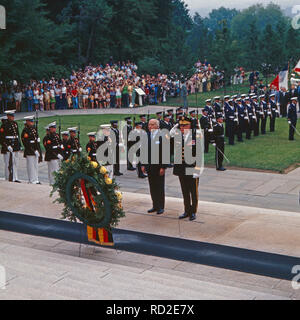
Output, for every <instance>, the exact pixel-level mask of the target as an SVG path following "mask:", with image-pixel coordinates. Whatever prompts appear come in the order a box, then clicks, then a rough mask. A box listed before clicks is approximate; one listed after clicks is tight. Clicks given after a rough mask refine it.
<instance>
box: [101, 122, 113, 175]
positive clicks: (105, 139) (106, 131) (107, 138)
mask: <svg viewBox="0 0 300 320" xmlns="http://www.w3.org/2000/svg"><path fill="white" fill-rule="evenodd" d="M100 129H101V131H102V135H101V138H100V139H99V141H97V142H98V148H100V147H101V146H102V145H104V144H107V148H106V149H105V151H104V150H103V151H104V154H103V156H104V158H102V157H101V155H100V157H101V158H100V159H99V158H97V160H98V162H99V164H100V165H101V166H105V167H106V169H107V170H108V172H109V178H110V179H113V177H114V165H113V164H112V163H109V161H107V158H109V149H110V150H112V149H113V148H114V147H115V145H113V140H112V138H111V134H112V133H113V131H112V130H111V125H109V124H103V125H101V126H100Z"/></svg>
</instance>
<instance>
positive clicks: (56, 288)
mask: <svg viewBox="0 0 300 320" xmlns="http://www.w3.org/2000/svg"><path fill="white" fill-rule="evenodd" d="M50 189H51V188H50V187H49V186H46V185H42V186H32V185H30V186H28V188H27V189H25V188H24V186H23V185H20V184H13V183H7V182H4V181H0V194H1V198H0V207H1V209H2V210H5V211H9V212H16V213H24V214H31V215H37V216H43V217H50V218H54V219H60V212H61V208H62V207H61V205H59V204H53V203H52V201H53V199H50V198H49V196H48V195H49V192H50ZM28 192H29V194H30V197H29V196H28ZM12 195H13V196H12ZM150 202H151V201H150V198H149V196H148V195H143V194H136V193H132V192H125V193H124V209H125V211H126V218H124V219H122V221H121V223H120V225H119V228H123V229H127V230H136V231H142V232H148V233H154V234H162V235H168V236H175V237H181V238H186V239H193V240H199V241H205V242H210V243H220V244H223V245H230V246H235V247H241V248H248V249H252V250H261V251H266V252H273V253H279V254H285V255H291V256H298V257H299V256H300V246H299V243H300V232H299V231H300V217H299V215H298V214H296V213H292V212H284V211H274V210H266V209H257V208H247V207H242V206H237V205H228V204H222V205H218V204H214V203H211V202H205V201H201V202H200V205H199V211H198V218H197V220H196V221H194V222H189V221H179V220H178V215H179V214H180V213H181V212H182V207H183V204H182V200H181V199H177V198H171V197H169V198H167V204H168V208H167V210H166V213H165V214H164V215H163V216H157V215H155V214H146V213H145V211H146V209H147V208H148V207H150ZM78 256H80V257H81V258H78ZM0 261H1V264H2V265H3V266H4V267H5V268H6V269H7V289H6V290H4V291H2V292H1V290H0V299H9V298H14V299H15V298H17V299H26V298H27V299H28V298H29V299H70V298H73V299H182V296H183V295H184V297H185V299H187V300H189V299H290V298H292V299H300V292H298V291H296V290H293V289H292V286H291V283H290V282H289V281H283V280H278V279H272V278H267V277H263V276H257V275H251V274H245V273H241V272H235V271H230V270H224V269H218V268H213V267H207V266H202V265H198V264H193V263H188V262H180V261H174V260H168V259H162V258H158V257H151V256H144V255H140V254H133V253H128V252H122V251H116V250H111V249H105V248H95V247H90V246H82V247H80V245H78V244H73V243H68V242H65V241H60V240H53V239H46V238H39V237H32V236H28V235H22V234H15V233H10V232H5V231H0ZM187 270H189V272H188V273H187V272H186V271H187ZM104 286H105V287H107V286H108V288H107V293H106V294H104V292H106V291H103V287H104Z"/></svg>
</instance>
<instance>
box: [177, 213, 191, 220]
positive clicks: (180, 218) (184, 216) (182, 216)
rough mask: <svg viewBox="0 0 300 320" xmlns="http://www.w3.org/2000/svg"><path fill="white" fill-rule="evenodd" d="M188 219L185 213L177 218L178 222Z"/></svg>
mask: <svg viewBox="0 0 300 320" xmlns="http://www.w3.org/2000/svg"><path fill="white" fill-rule="evenodd" d="M188 217H189V215H188V214H187V213H184V214H182V215H181V216H180V217H179V220H182V219H185V218H188Z"/></svg>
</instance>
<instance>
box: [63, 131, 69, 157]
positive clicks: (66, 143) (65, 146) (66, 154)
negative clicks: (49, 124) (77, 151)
mask: <svg viewBox="0 0 300 320" xmlns="http://www.w3.org/2000/svg"><path fill="white" fill-rule="evenodd" d="M61 135H62V144H63V157H64V161H66V160H68V159H69V158H70V156H71V145H70V144H69V139H70V133H69V131H63V132H62V133H61Z"/></svg>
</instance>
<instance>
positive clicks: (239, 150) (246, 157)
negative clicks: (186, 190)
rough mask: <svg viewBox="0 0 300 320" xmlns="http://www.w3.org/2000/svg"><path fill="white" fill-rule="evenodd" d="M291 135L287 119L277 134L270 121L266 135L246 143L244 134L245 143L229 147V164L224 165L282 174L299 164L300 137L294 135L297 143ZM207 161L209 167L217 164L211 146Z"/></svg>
mask: <svg viewBox="0 0 300 320" xmlns="http://www.w3.org/2000/svg"><path fill="white" fill-rule="evenodd" d="M288 132H289V127H288V124H287V120H286V119H277V120H276V131H275V132H273V133H270V132H269V122H268V124H267V134H266V135H265V136H262V135H260V136H259V137H253V136H252V139H251V140H246V139H245V134H244V142H243V143H240V142H237V140H236V145H235V146H230V145H229V144H226V146H225V154H226V156H227V158H228V159H229V160H230V164H228V163H227V162H226V161H225V160H224V165H225V166H226V167H230V166H233V167H241V168H253V169H261V170H273V171H277V172H281V173H282V172H284V170H285V169H287V168H288V167H290V166H292V165H294V164H297V163H298V164H299V165H300V137H299V136H297V135H296V134H295V141H289V140H288ZM226 140H227V139H226ZM227 141H228V140H227ZM205 160H206V164H209V165H214V164H215V150H214V147H213V146H212V145H210V151H209V154H207V155H206V158H205Z"/></svg>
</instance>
